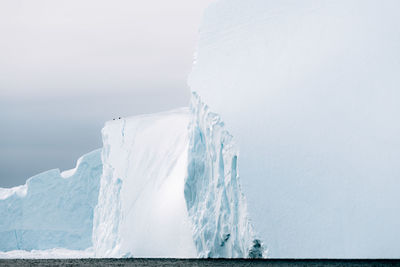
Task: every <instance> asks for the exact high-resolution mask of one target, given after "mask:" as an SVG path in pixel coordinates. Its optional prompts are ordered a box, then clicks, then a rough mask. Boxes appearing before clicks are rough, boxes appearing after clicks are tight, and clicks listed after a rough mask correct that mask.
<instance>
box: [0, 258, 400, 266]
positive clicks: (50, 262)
mask: <svg viewBox="0 0 400 267" xmlns="http://www.w3.org/2000/svg"><path fill="white" fill-rule="evenodd" d="M0 266H174V267H177V266H199V267H202V266H217V267H218V266H221V267H228V266H292V267H295V266H296V267H300V266H315V267H316V266H352V267H356V266H357V267H358V266H360V267H361V266H378V267H379V266H400V260H320V259H312V260H304V259H302V260H295V259H265V260H246V259H137V258H135V259H6V260H0Z"/></svg>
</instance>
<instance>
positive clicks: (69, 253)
mask: <svg viewBox="0 0 400 267" xmlns="http://www.w3.org/2000/svg"><path fill="white" fill-rule="evenodd" d="M93 257H94V253H93V248H88V249H85V250H71V249H65V248H52V249H45V250H31V251H26V250H12V251H8V252H2V251H0V259H19V258H24V259H83V258H93Z"/></svg>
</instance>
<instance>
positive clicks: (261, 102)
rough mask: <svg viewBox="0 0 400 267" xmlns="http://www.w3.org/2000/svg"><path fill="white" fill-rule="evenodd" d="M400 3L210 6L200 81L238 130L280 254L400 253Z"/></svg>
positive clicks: (245, 179) (253, 211) (246, 184)
mask: <svg viewBox="0 0 400 267" xmlns="http://www.w3.org/2000/svg"><path fill="white" fill-rule="evenodd" d="M399 9H400V2H399V1H396V0H387V1H378V0H366V1H364V0H350V1H341V0H339V1H329V0H328V1H325V0H304V1H293V0H282V1H273V0H246V1H242V0H220V1H215V2H214V3H213V4H212V5H211V6H210V7H209V8H208V9H207V10H206V12H205V14H204V20H203V23H202V26H201V28H200V37H199V41H198V49H197V54H196V62H195V64H194V66H193V71H192V73H191V75H190V78H189V85H190V87H191V89H192V90H193V91H196V92H197V94H198V95H199V96H201V99H202V101H203V102H204V103H206V104H207V105H208V108H209V110H210V111H211V112H214V113H217V114H219V116H220V117H221V118H222V119H223V120H224V122H225V127H226V130H228V131H229V132H230V133H231V134H232V135H233V136H234V139H235V143H236V145H237V149H238V151H240V157H239V161H238V166H239V170H240V177H241V178H242V179H241V185H242V189H243V192H244V195H245V196H246V199H247V206H248V212H249V216H250V218H251V219H252V223H253V225H254V228H255V229H256V230H257V232H258V234H259V237H260V238H261V239H262V240H263V241H264V242H266V243H267V244H268V249H269V253H270V254H269V255H270V256H271V257H294V258H296V257H311V258H315V257H330V258H346V257H351V258H365V257H368V258H382V257H395V258H398V257H399V256H400V254H399V251H400V244H399V242H398V240H399V239H400V231H399V227H398V226H399V225H400V216H399V210H400V195H399V193H398V192H400V181H399V177H400V165H399V164H398V159H399V158H400V124H399V116H400V105H399V99H400V90H399V85H400V75H399V73H400V49H399V47H400V17H399V16H398V10H399ZM200 120H201V119H200ZM225 149H226V147H218V146H216V147H214V148H213V149H210V152H208V155H209V156H211V155H214V157H216V158H218V155H219V153H220V151H222V153H224V151H225ZM224 164H225V161H224ZM229 164H230V163H229ZM229 164H225V165H224V171H225V172H226V171H228V168H229V167H228V166H231V165H229ZM217 171H218V170H217V169H215V171H214V174H213V175H214V176H218V173H217Z"/></svg>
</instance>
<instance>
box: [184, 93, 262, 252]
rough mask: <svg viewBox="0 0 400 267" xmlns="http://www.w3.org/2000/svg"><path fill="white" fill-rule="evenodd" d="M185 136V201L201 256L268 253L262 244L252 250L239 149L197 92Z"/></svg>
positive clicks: (251, 228)
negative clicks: (254, 250)
mask: <svg viewBox="0 0 400 267" xmlns="http://www.w3.org/2000/svg"><path fill="white" fill-rule="evenodd" d="M189 136H190V142H189V159H188V161H189V163H188V175H187V179H186V183H185V200H186V204H187V209H188V211H189V215H190V218H191V219H192V222H193V225H194V226H195V227H194V232H193V239H194V241H195V244H196V248H197V251H198V253H199V256H200V257H215V258H247V257H252V258H257V257H263V256H266V253H265V252H264V248H263V247H262V245H261V243H259V245H260V246H259V247H258V248H257V253H258V254H257V253H251V252H250V251H251V249H252V248H253V244H254V242H255V240H256V237H255V234H254V232H253V227H252V225H251V223H250V221H249V218H248V215H247V207H246V201H245V199H244V196H243V194H242V192H241V187H240V182H239V173H238V166H237V158H238V151H237V147H236V146H235V144H234V143H233V141H232V136H231V135H230V134H229V132H228V131H227V130H226V129H225V126H224V123H223V122H222V120H221V119H220V117H219V116H218V115H217V114H215V113H212V112H210V110H209V109H208V107H207V105H205V104H204V103H203V102H202V101H201V99H200V97H199V96H198V95H196V94H193V96H192V103H191V124H190V127H189ZM257 242H259V241H257ZM254 249H256V248H254Z"/></svg>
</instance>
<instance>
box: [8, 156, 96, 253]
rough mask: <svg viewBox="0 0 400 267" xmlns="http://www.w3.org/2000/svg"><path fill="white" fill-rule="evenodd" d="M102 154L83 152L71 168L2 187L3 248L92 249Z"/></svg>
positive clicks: (52, 171) (53, 171)
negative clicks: (15, 185)
mask: <svg viewBox="0 0 400 267" xmlns="http://www.w3.org/2000/svg"><path fill="white" fill-rule="evenodd" d="M100 152H101V150H100V149H99V150H96V151H93V152H91V153H88V154H86V155H84V156H82V157H81V158H80V159H79V160H78V163H77V165H76V168H75V169H73V170H70V171H66V172H63V173H60V171H59V170H58V169H54V170H50V171H47V172H44V173H41V174H38V175H36V176H33V177H32V178H30V179H28V181H27V182H26V184H25V185H23V186H19V187H15V188H0V251H10V250H44V249H51V248H66V249H75V250H83V249H86V248H88V247H91V245H92V225H93V210H94V207H95V205H96V204H97V196H98V191H99V182H100V175H101V171H102V163H101V157H100Z"/></svg>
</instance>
